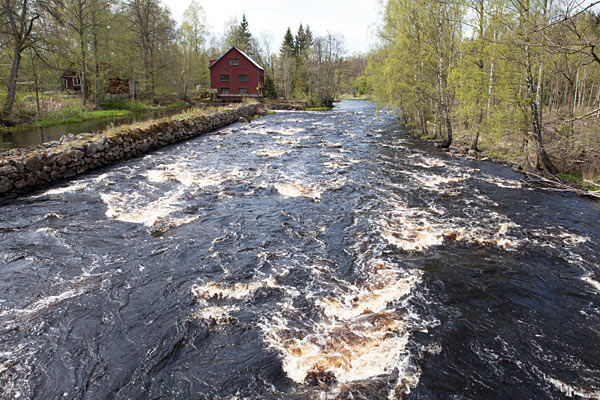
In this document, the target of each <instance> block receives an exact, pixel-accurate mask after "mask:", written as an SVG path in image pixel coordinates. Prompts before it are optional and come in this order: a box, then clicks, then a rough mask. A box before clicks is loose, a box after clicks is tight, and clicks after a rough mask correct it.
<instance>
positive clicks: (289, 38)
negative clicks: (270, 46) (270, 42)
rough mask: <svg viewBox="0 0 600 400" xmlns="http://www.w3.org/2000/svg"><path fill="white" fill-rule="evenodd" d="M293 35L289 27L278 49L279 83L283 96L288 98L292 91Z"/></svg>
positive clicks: (294, 63)
mask: <svg viewBox="0 0 600 400" xmlns="http://www.w3.org/2000/svg"><path fill="white" fill-rule="evenodd" d="M294 46H295V44H294V35H292V31H291V29H290V28H288V29H287V31H286V33H285V36H284V38H283V43H282V44H281V49H280V51H279V70H280V76H279V83H280V85H281V92H282V93H283V96H284V97H285V98H286V99H288V98H290V95H291V93H292V83H293V79H294V72H295V68H296V62H295V59H294Z"/></svg>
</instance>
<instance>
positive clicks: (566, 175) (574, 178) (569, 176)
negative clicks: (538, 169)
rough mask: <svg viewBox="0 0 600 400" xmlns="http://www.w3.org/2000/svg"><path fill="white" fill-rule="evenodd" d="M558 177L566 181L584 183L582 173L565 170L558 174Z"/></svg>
mask: <svg viewBox="0 0 600 400" xmlns="http://www.w3.org/2000/svg"><path fill="white" fill-rule="evenodd" d="M558 177H559V178H560V179H562V180H563V181H565V182H571V183H577V184H578V185H581V184H582V183H583V175H582V174H576V173H571V172H563V173H561V174H558Z"/></svg>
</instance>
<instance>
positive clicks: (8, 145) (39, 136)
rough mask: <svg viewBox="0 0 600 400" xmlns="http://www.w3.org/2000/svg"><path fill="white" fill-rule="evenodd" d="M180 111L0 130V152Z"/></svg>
mask: <svg viewBox="0 0 600 400" xmlns="http://www.w3.org/2000/svg"><path fill="white" fill-rule="evenodd" d="M179 111H181V109H180V108H174V109H167V110H159V111H141V112H135V113H133V114H130V115H127V116H123V117H117V116H114V117H110V118H102V119H96V120H89V121H83V122H70V123H68V124H61V125H54V126H49V127H45V128H32V129H27V130H21V131H18V132H11V133H1V132H0V152H2V151H7V150H10V149H13V148H16V147H28V146H34V145H38V144H41V143H47V142H51V141H53V140H58V139H60V138H61V137H62V136H64V135H67V134H69V133H72V134H78V133H91V132H97V131H101V130H103V129H106V128H107V127H109V126H119V125H124V124H131V123H134V122H142V121H147V120H150V119H156V118H163V117H167V116H170V115H174V114H176V113H178V112H179Z"/></svg>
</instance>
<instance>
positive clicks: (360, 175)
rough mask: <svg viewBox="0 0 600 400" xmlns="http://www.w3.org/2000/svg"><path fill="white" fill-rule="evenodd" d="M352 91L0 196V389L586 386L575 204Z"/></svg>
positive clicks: (574, 389)
mask: <svg viewBox="0 0 600 400" xmlns="http://www.w3.org/2000/svg"><path fill="white" fill-rule="evenodd" d="M352 104H353V105H357V107H356V109H355V108H352V109H350V110H348V109H346V110H345V111H334V112H330V113H319V114H312V113H302V112H298V113H278V114H277V115H271V116H268V117H265V118H264V119H260V120H256V121H253V122H252V123H251V124H241V123H237V124H234V125H232V126H230V127H228V128H226V129H222V130H220V131H218V132H216V133H214V134H208V135H205V136H203V137H200V138H196V139H194V140H191V141H188V142H186V143H182V144H180V145H176V146H171V147H168V148H165V149H163V150H160V151H157V152H154V153H152V154H149V155H146V156H144V157H143V158H139V159H134V160H130V161H127V162H125V163H122V164H120V165H118V166H115V167H111V168H105V169H103V170H102V173H101V174H97V175H94V174H90V175H87V176H84V177H81V178H79V179H77V180H75V181H73V182H70V183H66V184H63V185H62V186H61V187H60V188H50V189H48V190H46V191H44V192H41V193H40V194H37V195H36V196H35V197H33V196H32V197H26V198H23V199H21V200H17V201H14V202H12V203H10V204H8V205H7V206H4V208H3V209H2V212H1V213H0V240H1V241H2V242H1V244H2V246H0V268H2V274H3V280H2V282H0V325H1V326H2V329H0V387H2V389H3V391H2V392H1V393H0V398H1V399H4V398H7V399H13V398H31V399H55V398H67V399H70V398H73V399H75V398H108V397H110V398H115V399H130V398H195V397H201V398H239V399H246V398H253V399H254V398H256V399H273V398H300V399H311V398H322V399H330V398H340V399H346V398H361V399H388V398H389V399H396V398H410V397H411V396H413V397H415V398H431V397H436V396H437V397H439V396H440V395H442V397H443V396H447V397H456V398H463V397H473V395H474V393H475V394H476V397H480V398H494V397H502V398H565V399H566V398H597V393H598V390H600V379H599V378H598V376H600V375H599V374H598V368H597V363H596V361H595V360H596V359H598V358H600V347H598V345H597V343H599V341H598V329H597V326H598V321H599V318H600V297H599V296H598V293H600V283H599V282H600V273H599V270H598V266H599V265H600V258H599V257H598V252H597V251H596V249H597V247H598V243H599V240H600V232H599V231H598V227H597V224H595V221H597V220H598V211H597V209H596V208H595V205H592V206H591V207H590V204H589V203H587V202H585V201H583V200H581V199H578V198H576V197H573V196H571V195H568V194H562V193H546V192H542V191H539V190H538V189H535V188H533V187H530V185H528V184H527V182H525V181H524V180H523V177H522V176H521V175H519V174H518V173H516V172H514V171H511V170H509V169H507V168H505V167H502V166H498V165H494V164H492V163H489V162H479V161H476V160H465V159H462V158H458V157H452V156H449V155H448V154H445V153H438V152H437V150H435V149H434V148H431V147H429V146H428V145H425V144H419V143H412V142H411V140H410V139H409V138H408V136H407V135H405V134H404V133H403V131H402V129H401V127H400V126H399V125H398V123H397V120H396V119H395V118H394V115H393V114H392V113H389V112H387V111H382V112H381V113H380V114H379V116H377V115H376V113H375V110H374V109H373V108H369V107H370V106H368V104H367V103H352ZM440 393H441V394H440Z"/></svg>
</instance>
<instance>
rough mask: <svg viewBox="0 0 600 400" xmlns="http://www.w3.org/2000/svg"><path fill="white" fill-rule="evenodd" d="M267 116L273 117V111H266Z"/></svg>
mask: <svg viewBox="0 0 600 400" xmlns="http://www.w3.org/2000/svg"><path fill="white" fill-rule="evenodd" d="M267 115H275V111H271V110H269V111H267Z"/></svg>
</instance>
